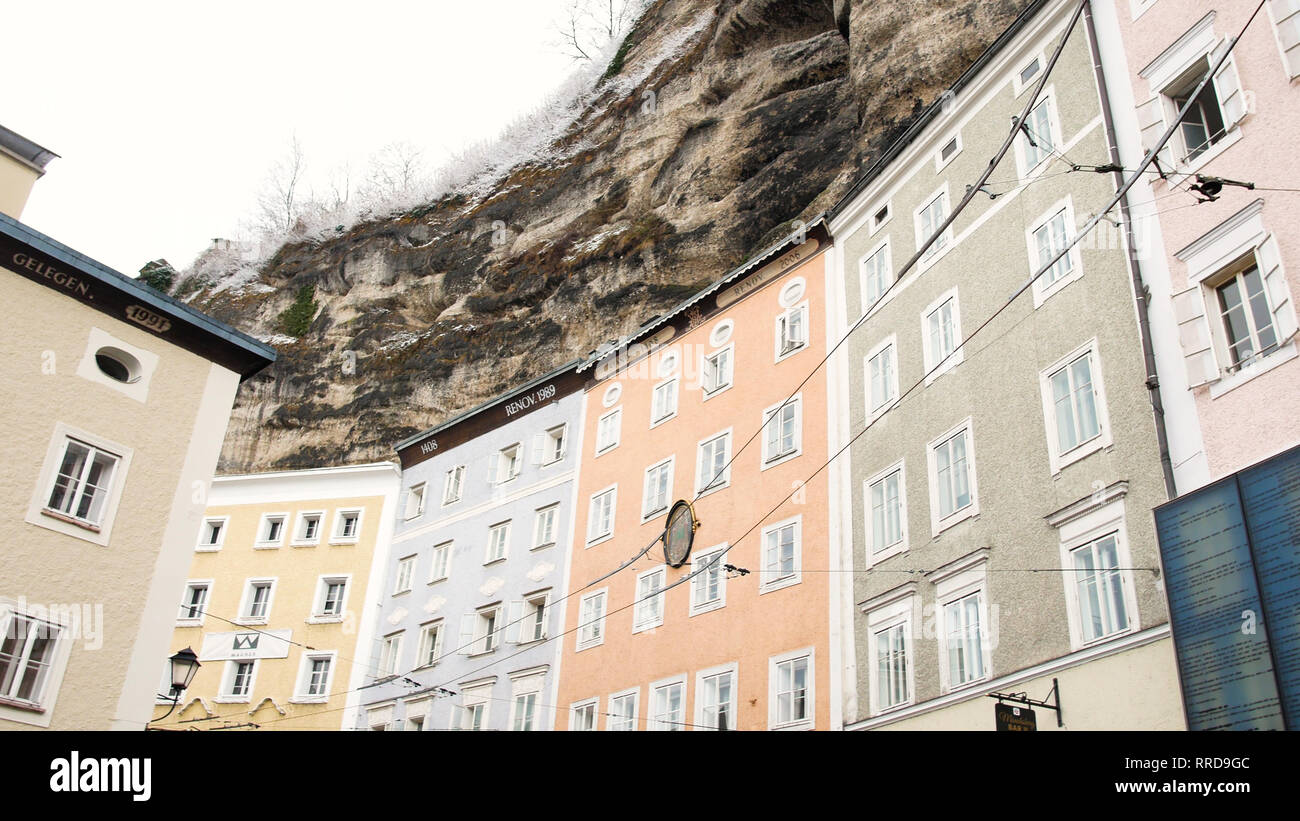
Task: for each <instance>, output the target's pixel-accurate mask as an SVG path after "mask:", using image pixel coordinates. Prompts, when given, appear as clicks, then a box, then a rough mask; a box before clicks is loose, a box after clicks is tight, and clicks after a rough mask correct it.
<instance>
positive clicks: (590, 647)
mask: <svg viewBox="0 0 1300 821" xmlns="http://www.w3.org/2000/svg"><path fill="white" fill-rule="evenodd" d="M604 643H605V640H604V639H601V640H600V641H594V642H592V643H590V644H579V645H577V649H575V650H574V652H575V653H581V652H582V651H583V650H594V649H595V648H597V647H600V646H601V645H603V644H604Z"/></svg>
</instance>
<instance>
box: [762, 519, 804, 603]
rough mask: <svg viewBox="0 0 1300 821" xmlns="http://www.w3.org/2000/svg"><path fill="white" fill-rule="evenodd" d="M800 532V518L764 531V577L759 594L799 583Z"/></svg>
mask: <svg viewBox="0 0 1300 821" xmlns="http://www.w3.org/2000/svg"><path fill="white" fill-rule="evenodd" d="M799 531H800V519H799V517H795V518H794V519H790V520H789V521H785V522H781V523H780V524H776V525H772V526H771V527H767V528H764V529H763V575H762V578H761V579H760V580H759V586H758V592H759V593H767V592H769V591H771V590H779V589H780V588H782V587H789V586H790V585H792V584H798V583H799V579H800V575H801V574H800V555H799V554H800V543H799Z"/></svg>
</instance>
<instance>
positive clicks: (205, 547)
mask: <svg viewBox="0 0 1300 821" xmlns="http://www.w3.org/2000/svg"><path fill="white" fill-rule="evenodd" d="M220 550H221V545H219V544H201V545H196V546H195V548H194V552H195V553H216V552H218V551H220Z"/></svg>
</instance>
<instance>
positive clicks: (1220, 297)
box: [1214, 264, 1281, 371]
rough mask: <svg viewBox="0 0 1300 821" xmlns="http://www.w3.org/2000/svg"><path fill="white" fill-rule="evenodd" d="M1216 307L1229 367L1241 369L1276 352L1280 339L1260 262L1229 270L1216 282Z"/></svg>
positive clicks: (1236, 369)
mask: <svg viewBox="0 0 1300 821" xmlns="http://www.w3.org/2000/svg"><path fill="white" fill-rule="evenodd" d="M1214 302H1215V309H1216V310H1217V311H1218V314H1219V317H1218V318H1219V320H1220V322H1221V323H1222V325H1221V326H1220V327H1222V328H1223V333H1224V342H1225V343H1226V344H1225V348H1226V349H1227V352H1228V370H1229V371H1238V370H1240V369H1241V368H1243V367H1245V366H1246V365H1250V364H1252V363H1253V362H1255V361H1256V360H1257V359H1259V358H1262V357H1265V356H1268V355H1269V354H1271V353H1273V352H1274V351H1275V350H1276V349H1277V348H1278V347H1279V343H1280V341H1281V340H1280V338H1279V336H1278V332H1277V328H1278V325H1279V324H1280V323H1278V322H1277V321H1276V320H1275V319H1274V315H1273V311H1272V310H1271V309H1270V307H1269V299H1268V292H1267V291H1266V290H1265V288H1264V278H1263V276H1261V275H1260V272H1259V266H1258V265H1256V264H1248V266H1247V267H1244V268H1242V269H1241V270H1238V271H1235V272H1230V273H1229V274H1228V276H1227V277H1226V278H1225V279H1223V280H1222V282H1220V283H1219V284H1218V285H1215V286H1214Z"/></svg>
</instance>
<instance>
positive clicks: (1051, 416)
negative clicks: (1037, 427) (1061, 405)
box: [1038, 337, 1113, 476]
mask: <svg viewBox="0 0 1300 821" xmlns="http://www.w3.org/2000/svg"><path fill="white" fill-rule="evenodd" d="M1083 357H1087V358H1088V370H1089V375H1090V377H1091V379H1092V396H1093V405H1094V407H1095V409H1096V413H1097V428H1098V432H1097V435H1095V436H1093V437H1092V438H1091V439H1088V440H1087V441H1084V442H1080V443H1079V444H1077V445H1075V446H1074V447H1073V448H1071V449H1070V450H1068V451H1064V452H1063V451H1062V450H1061V442H1060V438H1059V437H1058V435H1057V427H1056V402H1055V400H1054V399H1053V392H1052V377H1054V376H1055V375H1056V374H1057V373H1059V372H1061V371H1062V370H1063V369H1065V368H1067V367H1069V366H1070V365H1072V364H1074V363H1075V362H1076V361H1078V360H1079V359H1081V358H1083ZM1038 386H1039V390H1040V392H1041V396H1042V401H1043V421H1044V423H1045V425H1046V428H1045V431H1044V432H1045V434H1046V437H1047V454H1048V461H1049V464H1050V466H1051V469H1052V475H1053V476H1055V475H1056V474H1058V473H1060V472H1061V471H1062V470H1063V469H1064V468H1065V467H1066V466H1068V465H1072V464H1074V463H1075V462H1078V461H1079V460H1080V459H1084V458H1086V457H1088V456H1091V455H1092V454H1094V453H1096V452H1097V451H1099V450H1103V449H1105V448H1108V447H1110V446H1111V444H1112V441H1113V440H1112V437H1111V429H1110V413H1109V411H1108V409H1107V404H1106V386H1105V384H1104V380H1103V379H1102V367H1101V355H1100V354H1099V353H1098V341H1097V338H1096V337H1093V338H1092V339H1090V340H1088V341H1087V342H1085V343H1084V344H1082V345H1080V346H1079V347H1077V348H1075V349H1074V350H1072V351H1070V352H1069V353H1068V354H1066V355H1065V356H1063V357H1061V358H1060V359H1058V360H1056V361H1055V362H1053V363H1052V364H1051V365H1049V366H1048V367H1046V368H1044V369H1043V370H1041V371H1039V373H1038ZM1071 408H1072V410H1073V412H1075V413H1076V415H1077V408H1074V401H1073V394H1071Z"/></svg>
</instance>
